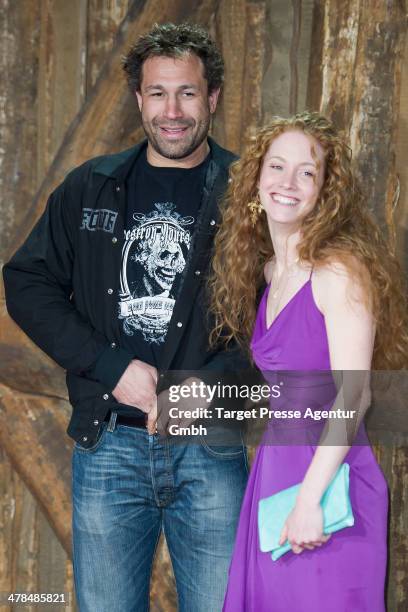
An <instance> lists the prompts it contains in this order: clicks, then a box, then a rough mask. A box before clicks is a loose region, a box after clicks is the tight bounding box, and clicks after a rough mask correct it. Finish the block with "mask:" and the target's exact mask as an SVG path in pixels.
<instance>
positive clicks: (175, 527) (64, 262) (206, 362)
mask: <svg viewBox="0 0 408 612" xmlns="http://www.w3.org/2000/svg"><path fill="white" fill-rule="evenodd" d="M124 69H125V72H126V74H127V78H128V82H129V85H130V88H131V91H132V93H134V94H135V95H136V98H137V103H138V106H139V109H140V111H141V116H142V122H143V127H144V131H145V133H146V136H147V142H146V141H144V142H142V143H140V144H138V145H136V146H135V147H133V148H132V149H130V150H128V151H124V152H122V153H119V154H116V155H108V156H102V157H98V158H95V159H92V160H90V161H88V162H86V163H85V164H83V165H82V166H80V167H79V168H76V169H75V170H73V171H72V172H71V173H70V174H69V175H68V176H67V177H66V179H65V181H64V182H63V183H62V184H61V185H60V186H59V187H58V188H57V189H56V190H55V191H54V192H53V194H52V195H51V196H50V199H49V201H48V204H47V208H46V210H45V212H44V214H43V216H42V218H41V219H40V221H39V222H38V224H37V225H36V227H35V228H34V229H33V231H32V233H31V234H30V236H29V237H28V239H27V240H26V242H25V244H24V245H23V246H22V247H21V248H20V249H19V250H18V251H17V253H16V254H15V255H14V257H13V258H12V260H11V261H10V262H9V263H8V264H7V265H6V266H5V268H4V279H5V287H6V299H7V306H8V310H9V312H10V314H11V316H12V317H13V318H14V319H15V321H16V322H17V323H18V324H19V325H20V326H21V327H22V328H23V329H24V331H25V332H26V333H27V334H28V335H29V336H30V337H31V338H32V339H33V340H34V341H35V342H36V343H37V344H38V345H39V346H40V347H41V348H42V349H43V350H44V351H45V352H46V353H48V354H49V355H50V356H51V357H52V358H53V359H55V361H56V362H58V363H59V364H60V365H61V366H62V367H64V368H65V369H66V370H67V384H68V390H69V397H70V401H71V403H72V406H73V415H72V419H71V421H70V424H69V427H68V433H69V434H70V435H71V437H73V438H74V440H75V442H76V444H75V449H74V456H73V540H74V572H75V585H76V592H77V599H78V603H79V607H80V610H81V612H103V611H106V612H108V611H109V612H112V611H118V612H128V611H135V612H142V611H143V610H146V609H148V599H149V579H150V573H151V566H152V561H153V557H154V552H155V548H156V545H157V542H158V539H159V535H160V533H161V530H162V529H163V530H164V533H165V536H166V539H167V544H168V547H169V550H170V555H171V559H172V563H173V568H174V574H175V578H176V584H177V591H178V598H179V609H180V610H181V611H185V612H186V611H188V612H194V611H197V612H199V611H201V610H206V611H207V612H208V611H214V612H216V611H218V610H220V609H221V607H222V602H223V597H224V591H225V585H226V579H227V570H228V566H229V562H230V557H231V553H232V546H233V540H234V536H235V528H236V523H237V519H238V514H239V509H240V504H241V499H242V494H243V491H244V487H245V483H246V477H247V463H246V456H245V450H244V447H243V445H242V442H241V440H237V441H236V443H235V445H233V446H231V445H224V446H211V439H205V440H204V439H202V440H201V442H200V443H195V444H189V443H187V442H186V443H184V444H178V445H171V444H170V441H169V439H165V438H162V437H159V436H157V435H156V434H155V433H154V432H155V429H156V418H157V396H158V394H160V393H161V392H162V390H163V388H164V383H163V378H162V377H163V373H161V374H160V375H159V374H158V372H163V371H167V370H187V369H188V370H195V371H197V372H198V373H200V372H204V371H205V370H212V371H223V370H234V369H238V368H240V367H242V365H243V360H242V358H241V357H240V355H239V353H238V351H236V350H235V351H228V352H225V351H224V352H221V351H220V350H216V349H215V348H212V349H211V348H209V346H208V332H209V328H210V325H211V321H208V316H207V294H206V282H205V281H206V277H207V273H208V268H209V259H210V254H211V245H212V241H213V237H214V232H215V229H216V224H217V219H218V202H219V198H220V196H222V194H223V192H224V190H225V187H226V183H227V180H228V167H229V165H230V163H231V162H232V161H233V160H234V156H233V155H232V154H231V153H229V152H227V151H225V150H223V149H222V148H220V147H219V146H218V145H217V144H216V143H215V142H214V141H212V140H211V139H209V138H208V137H207V134H208V130H209V125H210V117H211V115H212V114H213V113H214V112H215V109H216V106H217V100H218V96H219V93H220V88H221V84H222V80H223V63H222V58H221V56H220V54H219V52H218V50H217V49H216V47H215V45H214V43H213V42H212V41H211V39H210V38H209V36H208V34H207V33H206V32H205V31H204V30H202V29H201V28H199V27H197V26H192V25H180V26H175V25H172V24H167V25H161V26H157V25H156V26H155V27H154V28H153V29H152V30H151V32H149V33H148V34H146V35H145V36H142V37H141V38H140V39H139V40H138V41H137V43H136V44H135V46H134V47H133V48H132V49H131V50H130V52H129V54H128V55H127V57H126V58H125V61H124ZM146 425H147V430H146Z"/></svg>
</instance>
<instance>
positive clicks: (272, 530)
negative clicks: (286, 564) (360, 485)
mask: <svg viewBox="0 0 408 612" xmlns="http://www.w3.org/2000/svg"><path fill="white" fill-rule="evenodd" d="M349 475H350V466H349V464H348V463H343V464H342V465H341V466H340V467H339V469H338V470H337V472H336V475H335V476H334V478H333V480H332V481H331V483H330V485H329V486H328V487H327V489H326V491H325V493H324V495H323V497H322V499H321V502H320V505H321V506H322V509H323V531H324V533H325V534H328V533H334V532H335V531H339V529H344V527H351V526H352V525H354V516H353V511H352V508H351V503H350V496H349ZM299 488H300V484H298V485H295V486H293V487H289V488H288V489H284V490H283V491H279V493H275V495H271V497H265V498H264V499H260V500H259V506H258V531H259V542H260V548H261V551H262V552H272V560H273V561H276V560H277V559H279V558H280V557H281V556H282V555H284V554H285V553H286V552H288V551H289V550H291V547H290V544H289V543H288V542H286V543H285V544H283V545H282V546H279V537H280V534H281V533H282V529H283V526H284V524H285V521H286V519H287V517H288V515H289V513H290V512H291V511H292V510H293V508H294V507H295V503H296V497H297V495H298V492H299Z"/></svg>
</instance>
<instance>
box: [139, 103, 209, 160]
mask: <svg viewBox="0 0 408 612" xmlns="http://www.w3.org/2000/svg"><path fill="white" fill-rule="evenodd" d="M142 125H143V129H144V132H145V134H146V137H147V140H148V141H149V143H150V145H151V146H152V147H153V149H154V150H155V151H156V152H157V153H159V154H160V155H162V156H163V157H167V159H184V158H185V157H188V156H189V155H191V153H193V152H194V151H195V150H196V149H197V148H198V147H199V146H200V145H201V144H202V143H203V142H204V140H205V139H206V138H207V135H208V130H209V128H210V114H208V116H206V117H205V118H204V119H202V120H201V121H199V122H196V121H194V119H190V120H189V121H175V122H171V121H166V122H164V121H159V120H157V119H153V121H151V122H148V121H144V119H143V116H142ZM160 125H166V126H167V127H173V128H176V127H180V128H183V127H187V128H190V130H189V131H188V132H187V134H186V135H185V136H184V137H182V138H180V140H175V141H174V142H172V141H169V140H166V139H165V138H163V137H162V136H161V135H160Z"/></svg>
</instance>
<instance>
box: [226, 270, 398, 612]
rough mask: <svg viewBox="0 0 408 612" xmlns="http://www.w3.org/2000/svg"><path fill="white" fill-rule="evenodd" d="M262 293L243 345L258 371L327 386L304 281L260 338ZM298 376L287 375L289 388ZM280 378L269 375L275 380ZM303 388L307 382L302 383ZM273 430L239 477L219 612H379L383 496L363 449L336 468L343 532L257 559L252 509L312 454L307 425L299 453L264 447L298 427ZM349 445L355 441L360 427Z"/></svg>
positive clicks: (323, 342) (324, 350) (319, 321)
mask: <svg viewBox="0 0 408 612" xmlns="http://www.w3.org/2000/svg"><path fill="white" fill-rule="evenodd" d="M268 290H269V288H268V287H267V288H266V290H265V293H264V295H263V298H262V301H261V303H260V306H259V309H258V315H257V319H256V323H255V329H254V334H253V338H252V343H251V348H252V353H253V357H254V360H255V362H256V364H257V366H258V367H259V369H260V370H262V371H263V372H266V371H269V372H272V375H273V372H275V373H276V375H277V371H279V370H280V371H285V370H288V371H290V370H292V371H293V370H298V371H306V370H308V371H315V372H314V376H316V377H319V376H327V375H329V376H330V378H331V374H330V359H329V349H328V342H327V334H326V328H325V322H324V317H323V315H322V314H321V312H320V311H319V310H318V308H317V307H316V305H315V302H314V298H313V293H312V286H311V280H310V279H309V281H307V282H306V283H305V285H303V286H302V287H301V289H300V290H299V291H298V292H297V293H296V295H295V296H294V297H293V298H292V299H291V301H290V302H289V303H288V304H287V305H286V306H285V308H284V309H283V310H282V311H281V312H280V314H279V315H278V316H277V318H276V319H275V321H274V322H273V323H272V325H271V326H270V327H269V328H267V327H266V301H267V294H268ZM317 371H320V372H317ZM286 374H287V376H286V378H285V383H286V381H287V380H290V372H287V373H286ZM299 374H301V373H300V372H292V376H294V377H295V378H294V380H295V381H296V376H299ZM309 374H312V373H311V372H310V373H309ZM281 377H282V376H281V374H279V380H280V378H281ZM312 378H313V375H312ZM305 380H307V381H310V376H309V377H308V378H307V379H305ZM306 386H307V384H306V385H302V384H298V382H295V383H294V384H292V398H291V399H292V400H293V396H294V393H293V391H294V389H295V388H296V387H297V388H298V389H297V391H298V392H299V393H300V395H302V394H304V391H305V387H306ZM317 387H319V384H318V383H317V385H315V388H317ZM319 388H321V389H326V391H324V392H323V393H326V392H327V389H328V386H327V385H321V386H320V387H319ZM329 395H330V393H328V396H329ZM306 396H307V393H306ZM309 399H310V398H309ZM327 399H329V398H327ZM332 399H333V397H332ZM320 400H321V398H320ZM323 403H324V398H323ZM275 408H276V406H275ZM274 421H275V424H274V425H272V426H271V425H269V426H268V429H267V432H266V435H269V438H268V442H267V443H266V444H265V443H262V444H261V445H260V446H259V448H258V450H257V453H256V457H255V460H254V464H253V466H252V470H251V474H250V477H249V481H248V486H247V489H246V493H245V497H244V501H243V505H242V509H241V515H240V520H239V525H238V531H237V537H236V542H235V548H234V554H233V558H232V561H231V566H230V571H229V581H228V588H227V593H226V596H225V602H224V607H223V611H224V612H244V611H245V612H383V611H384V610H385V606H384V582H385V572H386V564H387V511H388V491H387V485H386V482H385V479H384V476H383V474H382V472H381V470H380V468H379V466H378V464H377V462H376V459H375V457H374V455H373V452H372V450H371V448H370V446H369V445H368V444H365V445H359V446H353V447H352V448H351V449H350V451H349V452H348V454H347V456H346V457H345V459H344V461H345V462H347V463H349V465H350V499H351V504H352V508H353V513H354V518H355V524H354V526H353V527H349V528H346V529H343V530H341V531H339V532H337V533H335V534H333V535H332V537H331V539H330V540H329V541H328V543H327V544H324V545H322V547H321V548H316V549H315V550H313V551H308V550H305V551H304V552H302V553H301V554H300V555H295V554H293V553H292V552H291V551H290V552H288V553H286V554H285V555H284V556H283V557H281V558H280V559H278V560H277V561H272V559H271V555H270V553H263V552H261V551H260V549H259V538H258V525H257V514H258V502H259V500H260V499H262V498H263V497H268V496H270V495H272V494H274V493H276V492H278V491H280V490H282V489H284V488H286V487H289V486H292V485H295V484H297V483H299V482H301V481H302V480H303V478H304V475H305V473H306V470H307V468H308V466H309V464H310V462H311V460H312V457H313V453H314V451H315V448H316V446H315V444H314V443H313V441H315V440H316V437H314V436H313V435H312V434H315V433H316V425H315V424H314V423H313V424H312V425H310V426H305V425H302V427H303V430H302V435H304V440H305V443H302V444H298V443H295V444H290V445H289V444H287V445H282V442H281V443H280V444H275V445H273V444H270V442H271V439H273V437H275V439H276V440H277V441H279V440H282V439H285V438H282V436H287V434H288V431H289V432H291V433H292V434H294V433H295V434H296V435H297V434H298V433H299V430H297V432H296V430H295V429H293V428H294V427H299V422H298V423H297V424H296V425H294V424H293V423H292V422H291V423H289V420H286V423H284V422H283V421H282V425H281V426H280V425H278V426H276V420H274ZM312 421H313V419H312ZM320 427H321V425H320ZM359 436H360V437H361V436H365V431H364V428H363V426H362V427H361V428H360V431H359ZM294 439H295V440H296V442H298V438H296V436H295V438H294ZM317 439H318V438H317ZM308 440H310V443H307V441H308Z"/></svg>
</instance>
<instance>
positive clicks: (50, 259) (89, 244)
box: [3, 140, 247, 448]
mask: <svg viewBox="0 0 408 612" xmlns="http://www.w3.org/2000/svg"><path fill="white" fill-rule="evenodd" d="M209 143H210V148H211V159H210V162H209V164H208V169H207V173H206V177H205V181H204V189H203V194H202V202H201V207H200V213H199V218H198V220H197V227H196V231H195V233H194V238H193V244H192V247H191V248H190V251H189V255H188V262H187V265H186V267H185V271H184V279H183V283H182V288H181V291H180V295H179V296H178V299H177V301H176V304H175V306H174V310H173V315H172V319H171V321H170V324H169V328H168V333H167V337H166V341H165V344H164V346H163V351H162V353H161V360H160V363H159V368H158V369H159V371H160V372H164V371H167V370H195V371H197V370H203V369H204V370H213V371H220V372H221V371H225V370H229V371H233V370H235V371H237V370H240V369H243V368H245V367H246V366H247V363H246V360H245V358H244V357H243V356H242V354H241V353H240V352H239V351H238V350H237V349H236V348H234V349H233V350H231V351H225V350H223V349H210V348H209V346H208V336H209V329H210V327H211V318H210V317H209V315H208V311H207V303H208V293H207V287H206V279H207V275H208V269H209V263H210V258H211V250H212V243H213V238H214V234H215V231H216V227H217V223H218V218H219V199H220V197H221V196H222V195H223V193H224V191H225V188H226V185H227V181H228V168H229V165H230V164H231V162H232V161H234V159H235V156H234V155H233V154H232V153H230V152H228V151H226V150H224V149H222V148H221V147H219V146H218V145H217V144H216V143H215V142H214V141H212V140H209ZM144 146H146V143H145V142H144V143H141V144H138V145H136V146H135V147H133V148H131V149H129V150H126V151H123V152H121V153H118V154H115V155H105V156H101V157H97V158H94V159H91V160H89V161H87V162H86V163H84V164H83V165H82V166H79V167H78V168H76V169H74V170H73V171H72V172H70V173H69V174H68V176H67V177H66V178H65V180H64V182H63V183H62V184H61V185H60V186H59V187H57V189H56V190H55V191H54V192H53V193H52V194H51V196H50V198H49V200H48V203H47V207H46V210H45V212H44V214H43V215H42V217H41V218H40V220H39V221H38V223H37V224H36V226H35V227H34V229H33V230H32V232H31V234H30V235H29V237H28V238H27V240H26V241H25V243H24V244H23V245H22V247H21V248H20V249H19V250H18V251H17V252H16V254H15V255H14V256H13V257H12V259H11V260H10V262H9V263H7V264H6V265H5V266H4V269H3V274H4V284H5V289H6V303H7V308H8V311H9V313H10V315H11V317H12V318H13V319H14V320H15V321H16V323H17V324H18V325H19V326H20V327H21V328H22V329H23V330H24V331H25V333H26V334H27V335H28V336H29V337H30V338H31V339H32V340H33V341H34V342H35V343H36V344H37V345H38V346H39V347H40V348H41V349H42V350H43V351H44V352H45V353H47V354H48V355H49V356H50V357H52V359H54V360H55V361H56V362H57V363H58V364H59V365H60V366H62V367H63V368H64V369H65V370H66V371H67V386H68V392H69V399H70V402H71V404H72V406H73V414H72V418H71V421H70V423H69V427H68V433H69V435H70V436H71V437H72V438H74V440H76V441H77V442H78V443H80V444H81V445H82V446H84V447H86V448H89V447H91V446H93V444H94V443H95V441H96V440H97V437H98V433H99V430H100V427H101V424H102V422H103V420H104V418H105V416H106V414H107V413H108V412H109V410H111V409H114V408H115V405H116V407H117V402H116V400H115V399H114V397H113V396H112V395H111V391H112V389H113V388H114V387H115V385H116V382H117V381H118V380H119V378H120V376H121V375H122V373H123V372H124V370H125V369H126V367H127V365H128V363H129V361H130V360H131V359H132V358H133V356H132V355H130V354H128V353H127V352H126V351H124V350H123V349H121V348H120V346H119V339H120V327H119V319H118V316H117V295H118V289H119V279H120V265H121V250H122V246H123V242H124V219H125V218H126V216H125V215H126V201H127V198H126V193H125V180H126V177H127V175H128V173H129V172H130V170H131V168H132V166H133V164H134V162H135V159H136V157H137V156H138V155H139V154H140V151H141V150H142V148H143V147H144ZM95 211H97V212H95ZM136 358H137V356H136ZM95 371H97V373H98V376H97V378H98V380H94V379H92V378H91V377H90V376H91V374H90V372H93V373H94V372H95ZM93 375H94V374H93ZM99 381H103V382H99ZM162 381H163V373H162V374H161V379H160V378H159V384H158V388H157V392H158V393H159V392H160V390H161V388H163V382H162Z"/></svg>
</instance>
